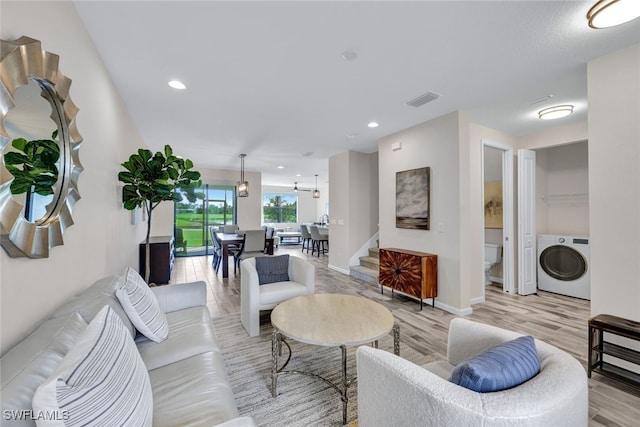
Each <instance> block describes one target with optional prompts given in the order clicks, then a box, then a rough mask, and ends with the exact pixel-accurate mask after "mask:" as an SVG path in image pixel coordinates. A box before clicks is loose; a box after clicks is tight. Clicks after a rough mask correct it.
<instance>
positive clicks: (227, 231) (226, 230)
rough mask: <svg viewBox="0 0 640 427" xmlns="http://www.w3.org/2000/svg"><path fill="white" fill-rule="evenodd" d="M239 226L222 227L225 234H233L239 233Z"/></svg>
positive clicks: (228, 225)
mask: <svg viewBox="0 0 640 427" xmlns="http://www.w3.org/2000/svg"><path fill="white" fill-rule="evenodd" d="M238 228H239V227H238V224H226V225H223V226H222V232H223V233H225V234H231V233H235V232H236V231H238Z"/></svg>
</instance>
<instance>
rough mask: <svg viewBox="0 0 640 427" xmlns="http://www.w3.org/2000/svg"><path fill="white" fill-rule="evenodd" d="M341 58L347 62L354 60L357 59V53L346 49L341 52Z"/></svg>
mask: <svg viewBox="0 0 640 427" xmlns="http://www.w3.org/2000/svg"><path fill="white" fill-rule="evenodd" d="M342 59H344V60H345V61H347V62H351V61H355V60H356V59H358V53H357V52H356V51H353V50H351V49H347V50H345V51H344V52H342Z"/></svg>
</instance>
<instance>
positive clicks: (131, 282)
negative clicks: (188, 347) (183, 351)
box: [116, 267, 169, 342]
mask: <svg viewBox="0 0 640 427" xmlns="http://www.w3.org/2000/svg"><path fill="white" fill-rule="evenodd" d="M116 296H117V297H118V301H120V304H121V305H122V308H124V311H125V312H126V313H127V316H129V320H131V323H133V325H134V326H135V327H136V329H137V330H138V331H140V333H141V334H142V335H144V336H145V337H147V338H149V339H150V340H152V341H155V342H162V341H164V340H166V339H167V336H169V323H168V322H167V315H166V314H165V313H164V312H163V311H162V310H161V309H160V305H159V304H158V300H157V299H156V296H155V295H154V294H153V292H151V289H149V285H147V284H146V283H145V282H144V279H143V278H142V277H140V275H139V274H138V272H137V271H136V270H134V269H133V268H131V267H127V272H126V273H125V276H124V280H123V281H122V283H121V285H120V287H119V288H118V289H117V290H116Z"/></svg>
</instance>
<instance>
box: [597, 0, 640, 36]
mask: <svg viewBox="0 0 640 427" xmlns="http://www.w3.org/2000/svg"><path fill="white" fill-rule="evenodd" d="M639 16H640V1H638V0H600V1H598V2H597V3H596V4H594V5H593V7H592V8H591V9H589V12H587V19H588V20H589V26H590V27H591V28H596V29H598V28H608V27H614V26H616V25H620V24H624V23H625V22H629V21H631V20H634V19H636V18H637V17H639Z"/></svg>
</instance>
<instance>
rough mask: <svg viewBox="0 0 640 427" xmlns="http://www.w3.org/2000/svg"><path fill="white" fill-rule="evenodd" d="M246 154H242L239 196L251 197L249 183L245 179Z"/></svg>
mask: <svg viewBox="0 0 640 427" xmlns="http://www.w3.org/2000/svg"><path fill="white" fill-rule="evenodd" d="M245 157H247V155H246V154H240V182H238V197H249V183H248V182H247V181H245V180H244V158H245Z"/></svg>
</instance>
